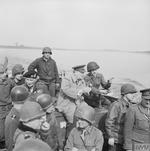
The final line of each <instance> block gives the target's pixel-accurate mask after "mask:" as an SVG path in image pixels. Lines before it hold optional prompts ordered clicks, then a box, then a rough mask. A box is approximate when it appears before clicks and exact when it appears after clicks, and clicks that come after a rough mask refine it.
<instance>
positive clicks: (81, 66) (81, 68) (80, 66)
mask: <svg viewBox="0 0 150 151" xmlns="http://www.w3.org/2000/svg"><path fill="white" fill-rule="evenodd" d="M84 67H85V65H78V66H74V67H72V69H73V70H75V71H79V72H82V73H84V72H85V69H84Z"/></svg>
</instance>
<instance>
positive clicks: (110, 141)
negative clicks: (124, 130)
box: [108, 138, 115, 146]
mask: <svg viewBox="0 0 150 151" xmlns="http://www.w3.org/2000/svg"><path fill="white" fill-rule="evenodd" d="M108 144H109V145H111V146H114V144H115V139H114V138H109V140H108Z"/></svg>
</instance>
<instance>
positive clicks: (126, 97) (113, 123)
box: [105, 83, 137, 151]
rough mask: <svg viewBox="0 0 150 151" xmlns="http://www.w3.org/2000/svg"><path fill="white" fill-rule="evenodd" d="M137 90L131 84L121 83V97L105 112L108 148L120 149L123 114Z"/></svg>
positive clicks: (121, 147) (121, 145) (121, 148)
mask: <svg viewBox="0 0 150 151" xmlns="http://www.w3.org/2000/svg"><path fill="white" fill-rule="evenodd" d="M136 93H137V90H136V88H135V87H134V85H132V84H129V83H127V84H123V85H122V86H121V98H120V99H119V100H118V101H115V102H114V103H113V104H112V105H111V107H110V109H109V111H108V114H107V119H106V123H105V126H106V131H107V135H108V144H109V145H110V148H109V150H110V151H112V150H115V151H120V150H124V149H123V128H124V122H125V115H126V113H127V112H128V110H129V106H131V102H132V100H134V99H135V98H136V95H137V94H136Z"/></svg>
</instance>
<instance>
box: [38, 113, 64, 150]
mask: <svg viewBox="0 0 150 151" xmlns="http://www.w3.org/2000/svg"><path fill="white" fill-rule="evenodd" d="M47 122H48V123H49V125H50V129H49V130H48V132H42V131H41V139H42V140H43V141H44V142H46V143H47V144H48V145H49V146H50V147H51V148H52V149H53V150H54V151H57V150H59V149H60V150H63V149H64V144H65V139H66V121H65V119H64V117H63V115H62V114H61V113H59V112H57V111H54V112H52V113H51V114H47Z"/></svg>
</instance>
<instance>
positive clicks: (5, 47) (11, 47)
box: [0, 45, 42, 49]
mask: <svg viewBox="0 0 150 151" xmlns="http://www.w3.org/2000/svg"><path fill="white" fill-rule="evenodd" d="M0 48H4V49H42V48H41V47H30V46H22V45H21V46H8V45H0Z"/></svg>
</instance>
